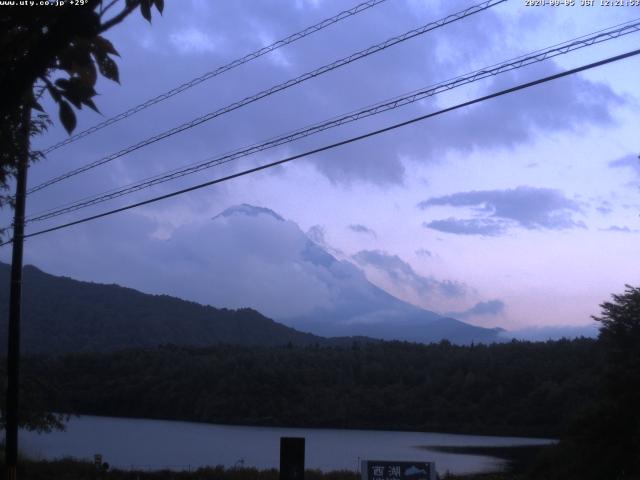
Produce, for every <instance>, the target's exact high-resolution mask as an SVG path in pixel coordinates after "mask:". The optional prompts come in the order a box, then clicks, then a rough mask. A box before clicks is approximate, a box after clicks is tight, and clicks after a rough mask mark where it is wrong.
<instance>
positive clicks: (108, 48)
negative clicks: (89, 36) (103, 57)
mask: <svg viewBox="0 0 640 480" xmlns="http://www.w3.org/2000/svg"><path fill="white" fill-rule="evenodd" d="M93 43H94V49H95V47H97V48H99V49H100V50H102V51H103V52H105V53H110V54H111V55H116V56H118V57H119V56H120V54H119V53H118V51H117V50H116V48H115V47H114V46H113V43H111V42H110V41H109V40H107V39H106V38H104V37H96V38H95V39H94V40H93Z"/></svg>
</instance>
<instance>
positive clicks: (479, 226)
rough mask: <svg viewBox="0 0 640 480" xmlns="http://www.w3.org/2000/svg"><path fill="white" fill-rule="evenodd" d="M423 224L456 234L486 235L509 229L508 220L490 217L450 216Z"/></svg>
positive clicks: (423, 224) (495, 234) (493, 234)
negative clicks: (460, 217) (463, 217)
mask: <svg viewBox="0 0 640 480" xmlns="http://www.w3.org/2000/svg"><path fill="white" fill-rule="evenodd" d="M422 226H423V227H425V228H431V229H433V230H438V231H440V232H445V233H454V234H456V235H482V236H485V237H494V236H497V235H502V234H504V233H505V232H506V229H507V225H506V222H502V221H500V220H492V219H488V218H485V219H480V218H476V219H470V220H463V219H459V218H452V217H449V218H447V219H446V220H433V221H431V222H428V223H427V222H423V223H422Z"/></svg>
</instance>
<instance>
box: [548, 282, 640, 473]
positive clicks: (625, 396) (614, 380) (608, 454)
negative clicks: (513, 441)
mask: <svg viewBox="0 0 640 480" xmlns="http://www.w3.org/2000/svg"><path fill="white" fill-rule="evenodd" d="M600 307H601V308H602V313H601V315H600V316H599V317H593V318H594V319H595V320H597V321H599V322H600V323H601V327H600V335H599V337H598V345H599V348H600V350H601V351H602V368H601V369H599V371H600V372H601V374H600V375H598V376H597V377H596V378H595V379H594V390H595V398H596V399H597V402H596V403H595V404H594V405H593V406H592V407H590V408H589V409H588V411H587V412H586V413H585V414H584V415H581V416H580V417H578V418H577V419H576V421H575V422H574V423H573V424H572V426H571V428H570V429H569V431H568V433H567V435H566V436H564V437H563V438H562V441H561V442H560V444H559V445H558V447H557V449H555V450H553V451H551V452H550V455H549V457H548V458H546V461H545V462H542V464H541V465H540V466H539V467H538V471H537V474H538V475H537V478H544V479H555V478H558V479H560V478H562V479H566V478H580V479H584V480H592V479H593V480H596V479H598V480H599V479H602V478H611V479H616V480H637V479H640V288H634V287H631V286H629V285H627V286H626V290H625V292H624V293H623V294H619V295H612V301H610V302H605V303H603V304H602V305H601V306H600Z"/></svg>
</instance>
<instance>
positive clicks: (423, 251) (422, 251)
mask: <svg viewBox="0 0 640 480" xmlns="http://www.w3.org/2000/svg"><path fill="white" fill-rule="evenodd" d="M415 254H416V255H417V256H419V257H433V253H431V251H430V250H427V249H426V248H418V249H417V250H416V251H415Z"/></svg>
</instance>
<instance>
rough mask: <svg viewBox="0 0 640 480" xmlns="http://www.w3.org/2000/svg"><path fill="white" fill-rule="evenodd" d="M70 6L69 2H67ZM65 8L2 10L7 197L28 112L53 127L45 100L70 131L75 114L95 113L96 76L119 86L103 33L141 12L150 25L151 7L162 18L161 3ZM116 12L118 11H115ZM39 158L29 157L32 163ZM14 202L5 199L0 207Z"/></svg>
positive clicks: (2, 178)
mask: <svg viewBox="0 0 640 480" xmlns="http://www.w3.org/2000/svg"><path fill="white" fill-rule="evenodd" d="M69 3H70V2H69ZM79 3H81V4H80V5H70V4H67V5H66V6H63V7H55V6H35V7H32V8H30V7H28V6H22V5H19V4H18V2H16V4H17V5H15V6H8V5H7V6H3V7H2V9H1V10H0V92H2V95H0V190H4V191H6V190H7V188H8V181H9V180H10V179H11V178H12V177H13V176H15V172H16V167H17V159H18V158H20V155H21V154H22V153H21V152H22V148H23V145H24V141H25V140H24V139H23V138H21V137H20V135H19V134H18V132H19V131H20V125H21V120H20V118H21V115H22V113H21V112H23V111H24V109H29V110H31V109H34V110H36V111H38V112H40V116H37V117H36V119H35V122H34V125H33V128H32V129H31V131H32V133H38V132H41V131H42V130H43V128H44V127H45V126H46V125H47V123H48V116H47V115H46V114H45V112H44V110H43V108H42V105H41V103H40V97H41V96H42V95H43V94H48V95H50V96H51V98H52V99H53V101H54V102H55V103H56V105H57V107H58V118H59V119H60V122H61V123H62V125H63V126H64V128H65V129H66V130H67V132H69V133H71V132H72V131H73V130H74V128H75V127H76V115H75V112H74V109H80V108H82V107H83V106H86V107H89V108H91V109H93V110H95V111H98V107H97V106H96V104H95V103H94V101H93V97H94V96H95V95H96V94H97V92H96V90H95V85H96V81H97V78H98V73H100V75H102V76H104V77H105V78H108V79H110V80H113V81H116V82H118V81H119V75H118V66H117V64H116V61H115V57H116V56H117V55H118V52H117V50H116V49H115V47H114V46H113V45H112V44H111V42H110V41H109V40H108V39H106V38H105V37H104V36H103V34H104V33H105V32H107V31H108V30H109V29H111V28H113V27H114V26H116V25H118V24H119V23H121V22H122V21H123V20H124V19H125V18H126V17H128V16H129V15H130V14H131V13H132V12H133V11H135V10H136V9H140V12H141V13H142V15H143V16H144V17H145V18H146V19H147V20H148V21H151V10H152V7H154V6H155V8H156V9H157V10H158V11H159V12H162V10H163V8H164V0H122V1H121V0H111V1H107V0H84V1H83V2H79ZM112 12H116V13H112ZM39 158H41V156H40V155H38V154H37V153H33V154H32V155H31V156H30V160H31V161H34V160H37V159H39ZM9 200H10V198H9V197H7V196H5V197H1V198H0V207H2V206H3V205H4V204H6V203H10V202H9Z"/></svg>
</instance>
